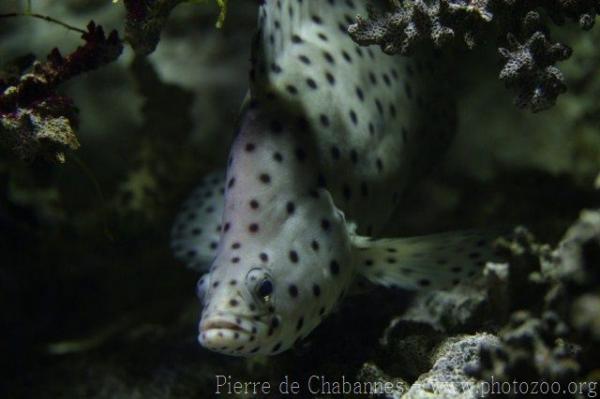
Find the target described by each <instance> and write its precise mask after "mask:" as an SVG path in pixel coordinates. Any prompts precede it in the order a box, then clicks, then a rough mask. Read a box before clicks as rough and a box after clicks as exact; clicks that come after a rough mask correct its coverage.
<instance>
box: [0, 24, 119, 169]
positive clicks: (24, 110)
mask: <svg viewBox="0 0 600 399" xmlns="http://www.w3.org/2000/svg"><path fill="white" fill-rule="evenodd" d="M82 38H83V39H84V40H85V44H84V45H83V46H80V47H78V48H77V49H76V50H75V51H74V52H73V53H72V54H70V55H68V56H67V57H63V56H62V55H61V54H60V51H59V50H58V49H56V48H55V49H54V50H52V52H51V53H50V54H49V55H48V57H47V60H46V61H45V62H40V61H35V62H33V64H32V65H27V66H26V67H29V66H31V68H20V71H19V74H18V75H17V76H14V75H13V76H6V77H4V78H2V79H0V91H1V94H0V141H1V142H5V143H7V144H8V145H9V146H10V147H11V148H12V149H13V150H14V151H15V152H16V153H17V154H18V155H19V156H20V157H21V158H23V159H32V158H34V157H35V156H36V155H38V153H40V152H43V153H44V154H45V155H47V156H48V155H49V156H51V157H52V158H54V159H55V160H58V161H64V154H63V152H62V150H64V149H65V148H70V149H76V148H78V147H79V142H78V140H77V137H76V135H75V130H74V128H75V126H76V125H77V109H76V107H75V105H74V104H73V102H72V101H71V99H69V98H68V97H65V96H62V95H60V94H58V93H57V92H56V89H57V87H58V86H59V85H60V84H61V83H64V82H65V81H67V80H69V79H71V78H73V77H75V76H77V75H79V74H82V73H85V72H88V71H91V70H94V69H96V68H98V67H100V66H103V65H106V64H108V63H110V62H112V61H114V60H116V59H117V58H118V57H119V55H120V54H121V52H122V50H123V44H122V42H121V40H120V39H119V36H118V34H117V32H116V31H113V32H111V33H110V34H109V35H108V37H107V36H106V35H105V34H104V30H103V29H102V27H101V26H96V25H95V24H94V22H90V23H89V24H88V26H87V31H86V32H84V34H83V35H82ZM25 69H30V70H29V72H24V70H25Z"/></svg>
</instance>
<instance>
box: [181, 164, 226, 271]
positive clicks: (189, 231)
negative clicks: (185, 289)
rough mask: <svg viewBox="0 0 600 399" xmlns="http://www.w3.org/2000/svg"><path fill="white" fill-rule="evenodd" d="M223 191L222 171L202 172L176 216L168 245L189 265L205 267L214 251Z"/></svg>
mask: <svg viewBox="0 0 600 399" xmlns="http://www.w3.org/2000/svg"><path fill="white" fill-rule="evenodd" d="M224 192H225V171H223V170H220V171H217V172H213V173H211V174H209V175H207V176H205V177H204V178H203V179H202V181H201V182H200V184H199V185H198V186H197V187H196V188H195V189H194V191H193V192H192V194H191V195H190V196H189V197H188V199H187V200H186V201H185V202H184V203H183V205H182V206H181V209H180V211H179V213H178V214H177V217H176V218H175V223H173V229H172V231H171V248H172V250H173V254H174V255H175V257H176V258H177V259H179V260H181V261H182V262H185V263H186V265H187V266H188V267H190V268H192V269H195V270H198V271H205V270H207V269H208V267H209V266H210V263H211V261H212V260H213V259H214V257H215V255H216V252H217V247H218V244H219V236H220V232H221V217H222V215H223V207H224V202H225V198H224Z"/></svg>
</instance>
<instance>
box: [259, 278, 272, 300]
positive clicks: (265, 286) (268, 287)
mask: <svg viewBox="0 0 600 399" xmlns="http://www.w3.org/2000/svg"><path fill="white" fill-rule="evenodd" d="M256 292H257V293H258V296H260V297H261V298H266V297H269V296H271V294H272V293H273V282H272V281H271V280H270V279H264V280H263V281H261V282H260V283H259V284H258V288H257V290H256Z"/></svg>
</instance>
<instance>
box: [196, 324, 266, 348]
mask: <svg viewBox="0 0 600 399" xmlns="http://www.w3.org/2000/svg"><path fill="white" fill-rule="evenodd" d="M262 329H263V328H262V326H260V325H259V323H257V322H255V321H251V320H249V319H248V318H244V317H240V316H233V315H232V316H230V317H223V316H218V317H208V318H203V320H201V322H200V325H199V331H198V342H199V343H200V345H202V346H203V347H205V348H206V349H209V350H212V351H216V352H220V353H224V354H230V355H238V356H239V355H243V354H244V353H245V352H246V351H247V350H248V347H249V345H250V344H252V343H255V340H256V338H257V334H259V331H260V330H262Z"/></svg>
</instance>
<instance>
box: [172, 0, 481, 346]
mask: <svg viewBox="0 0 600 399" xmlns="http://www.w3.org/2000/svg"><path fill="white" fill-rule="evenodd" d="M365 12H366V10H365V2H363V1H358V0H344V1H342V0H328V1H326V0H304V1H302V0H276V1H275V0H267V1H264V2H263V4H262V5H261V6H260V7H259V16H258V23H259V30H258V33H257V35H256V39H255V41H254V44H253V46H254V47H253V56H252V65H251V70H250V91H249V96H248V99H247V100H246V101H245V103H244V105H243V107H242V112H241V117H240V120H239V126H238V132H237V134H236V138H235V140H234V143H233V145H232V148H231V151H230V157H229V159H228V162H227V168H226V171H223V172H216V173H214V174H212V175H210V176H207V177H205V178H204V180H203V182H202V183H201V184H200V186H199V187H198V188H197V189H196V190H195V191H194V192H193V193H192V195H191V196H190V198H189V199H188V200H187V201H186V203H185V204H184V205H183V208H182V210H181V213H180V214H179V215H178V217H177V219H176V221H175V224H174V228H173V238H172V247H173V250H174V253H175V255H176V257H178V258H179V259H181V260H183V261H185V262H186V263H188V264H189V265H190V266H191V267H193V268H195V269H197V270H199V271H201V272H203V273H204V274H203V276H202V277H201V278H200V280H199V281H198V284H197V292H198V296H199V297H200V299H201V301H202V303H203V310H202V317H201V321H200V323H199V342H200V343H201V344H202V345H203V346H204V347H206V348H208V349H211V350H214V351H218V352H222V353H225V354H229V355H237V356H251V355H256V354H260V355H272V354H276V353H280V352H282V351H285V350H287V349H289V348H290V347H292V346H293V345H294V343H296V342H297V341H298V340H299V339H302V338H304V337H305V336H307V335H308V334H309V333H310V332H311V331H312V330H313V329H314V328H315V327H317V326H318V325H319V323H320V322H321V321H322V320H323V319H324V318H325V317H326V316H327V315H328V314H330V313H331V312H332V310H334V309H335V307H336V305H337V304H338V303H339V302H340V301H341V300H342V298H343V297H344V295H345V294H346V293H347V292H348V291H349V289H350V288H351V287H352V285H353V284H355V283H356V282H357V281H359V279H363V278H364V279H366V280H368V281H370V282H373V283H376V284H381V285H384V286H388V287H392V286H396V287H404V288H423V287H428V288H440V287H448V286H452V285H453V284H457V283H458V282H459V281H460V280H461V279H463V278H466V277H469V276H472V275H473V274H474V273H476V271H477V270H478V269H481V267H480V266H481V263H482V261H481V259H482V257H483V256H484V251H485V250H486V247H487V246H486V241H484V240H482V238H481V236H480V235H478V234H473V233H464V234H458V235H457V234H441V235H435V236H426V237H410V238H399V239H374V238H373V237H376V236H378V234H379V232H380V231H381V229H382V227H383V226H384V224H385V223H386V222H387V221H389V219H390V216H391V214H392V212H393V211H394V209H395V208H396V207H397V205H398V204H399V203H401V198H402V195H403V193H404V192H405V190H406V188H407V186H409V185H410V184H411V182H413V181H414V180H415V178H417V177H418V176H419V175H420V174H421V173H422V172H423V171H424V170H426V169H427V168H428V167H430V166H431V165H432V164H433V163H434V161H435V159H436V158H438V157H439V156H440V155H441V154H442V151H443V150H444V148H445V147H447V145H448V143H449V142H450V139H451V138H452V135H453V131H454V125H455V122H454V119H453V115H454V112H453V101H452V99H451V98H450V97H448V95H447V92H445V91H444V90H443V86H444V82H445V79H444V75H443V71H439V70H438V69H437V66H436V65H437V64H438V63H436V60H435V58H432V57H434V56H430V55H419V56H416V57H414V58H410V59H407V58H399V57H391V56H388V55H385V54H383V53H382V52H381V51H380V50H379V49H377V48H370V47H366V48H365V47H360V46H358V45H356V44H355V43H354V42H352V41H351V39H350V38H349V37H348V34H347V28H348V25H349V24H350V23H352V22H353V20H354V17H355V16H356V15H357V14H364V13H365Z"/></svg>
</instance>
